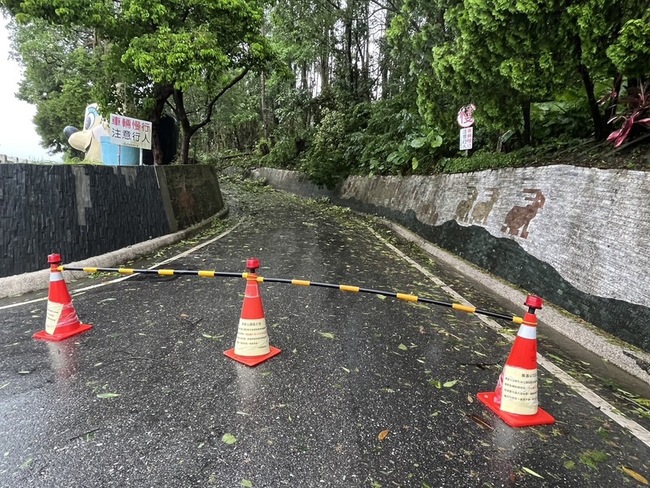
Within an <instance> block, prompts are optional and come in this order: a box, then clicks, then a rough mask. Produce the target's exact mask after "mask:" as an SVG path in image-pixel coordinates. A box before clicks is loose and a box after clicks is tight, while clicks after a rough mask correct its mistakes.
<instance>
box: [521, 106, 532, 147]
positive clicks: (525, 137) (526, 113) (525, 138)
mask: <svg viewBox="0 0 650 488" xmlns="http://www.w3.org/2000/svg"><path fill="white" fill-rule="evenodd" d="M530 105H531V103H530V98H528V99H526V100H524V101H523V102H521V111H522V115H523V117H524V133H523V134H522V138H521V139H522V141H521V142H522V143H523V145H524V146H528V145H530V136H531V130H530Z"/></svg>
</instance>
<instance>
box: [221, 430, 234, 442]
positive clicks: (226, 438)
mask: <svg viewBox="0 0 650 488" xmlns="http://www.w3.org/2000/svg"><path fill="white" fill-rule="evenodd" d="M221 442H223V443H224V444H228V445H231V444H234V443H235V442H237V438H236V437H235V436H234V435H232V434H229V433H227V432H226V433H225V434H224V435H223V437H222V438H221Z"/></svg>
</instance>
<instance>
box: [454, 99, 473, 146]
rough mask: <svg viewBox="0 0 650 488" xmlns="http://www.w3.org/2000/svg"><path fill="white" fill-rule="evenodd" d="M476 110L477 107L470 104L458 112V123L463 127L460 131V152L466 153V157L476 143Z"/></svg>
mask: <svg viewBox="0 0 650 488" xmlns="http://www.w3.org/2000/svg"><path fill="white" fill-rule="evenodd" d="M474 110H476V105H474V104H473V103H470V104H469V105H465V106H464V107H461V109H460V110H459V111H458V116H457V117H456V121H457V122H458V125H459V126H460V127H461V129H460V150H461V151H465V156H467V154H468V151H469V150H470V149H472V145H473V141H474V127H472V126H473V125H474Z"/></svg>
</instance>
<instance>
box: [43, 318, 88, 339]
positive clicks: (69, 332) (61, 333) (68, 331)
mask: <svg viewBox="0 0 650 488" xmlns="http://www.w3.org/2000/svg"><path fill="white" fill-rule="evenodd" d="M92 328H93V326H92V325H90V324H82V323H79V324H78V325H75V326H71V327H70V328H68V327H57V328H56V330H55V331H54V334H50V333H48V332H47V331H46V330H41V331H40V332H36V334H34V335H33V336H32V337H33V338H34V339H38V340H40V341H50V342H59V341H62V340H65V339H67V338H69V337H72V336H75V335H77V334H81V333H82V332H86V331H87V330H90V329H92Z"/></svg>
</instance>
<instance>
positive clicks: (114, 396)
mask: <svg viewBox="0 0 650 488" xmlns="http://www.w3.org/2000/svg"><path fill="white" fill-rule="evenodd" d="M118 396H120V394H119V393H98V394H97V398H116V397H118Z"/></svg>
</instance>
